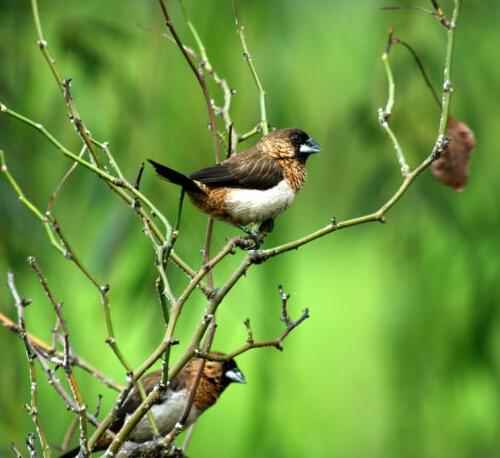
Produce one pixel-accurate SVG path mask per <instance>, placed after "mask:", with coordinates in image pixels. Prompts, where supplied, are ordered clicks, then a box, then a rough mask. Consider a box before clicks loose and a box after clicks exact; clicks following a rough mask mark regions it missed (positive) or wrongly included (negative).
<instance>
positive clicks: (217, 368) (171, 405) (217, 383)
mask: <svg viewBox="0 0 500 458" xmlns="http://www.w3.org/2000/svg"><path fill="white" fill-rule="evenodd" d="M213 354H214V355H219V356H223V354H222V353H218V352H213ZM202 363H203V360H202V359H200V358H193V359H192V360H191V361H190V362H189V363H188V364H186V365H185V366H184V368H183V369H182V370H181V371H180V372H179V374H178V375H177V376H176V377H174V378H173V379H172V380H171V381H170V383H169V386H168V389H167V390H166V391H165V392H164V393H162V394H161V396H160V399H159V401H158V403H156V404H154V405H153V407H152V408H151V413H152V414H153V417H154V419H155V423H156V425H157V427H158V430H159V432H160V434H161V435H163V436H164V435H166V434H168V433H169V432H170V431H171V430H172V429H173V428H174V427H175V425H176V424H177V423H178V422H179V421H180V420H181V418H182V416H183V414H184V410H185V409H186V406H187V404H188V402H189V396H190V392H191V390H192V388H193V386H194V384H195V381H196V376H197V373H198V370H199V368H200V365H201V364H202ZM160 379H161V371H155V372H152V373H150V374H148V375H146V376H144V377H143V378H142V379H141V380H142V384H143V387H144V391H145V392H146V394H148V393H150V392H151V391H152V390H153V388H154V387H155V386H156V385H158V383H159V382H160ZM231 383H246V380H245V376H244V375H243V373H242V372H241V370H240V369H239V368H238V366H237V365H236V362H235V361H234V359H229V360H226V361H205V364H204V366H203V372H202V374H201V377H200V381H199V384H198V388H197V390H196V393H195V395H194V398H193V404H192V407H191V410H190V412H189V415H188V417H187V419H186V422H185V426H189V425H191V424H193V423H194V422H195V421H196V420H197V419H198V417H199V416H200V415H201V414H202V413H203V412H205V410H207V409H208V408H209V407H211V406H213V405H214V404H215V403H216V401H217V400H218V399H219V397H220V395H221V394H222V393H223V392H224V390H225V389H226V388H227V387H228V385H229V384H231ZM139 404H141V397H140V394H139V392H138V391H137V390H136V389H135V388H134V389H133V390H132V391H131V393H130V394H129V396H128V397H127V399H126V400H125V402H124V403H123V405H122V406H121V407H120V409H119V410H118V414H117V417H116V419H115V421H114V422H113V423H112V424H111V425H110V427H109V430H110V431H112V432H113V433H117V432H118V431H120V429H121V427H122V426H123V424H124V423H125V421H126V420H127V417H128V416H129V415H131V414H132V413H133V412H134V411H135V410H136V409H137V407H138V406H139ZM151 439H153V431H152V429H151V423H150V421H149V419H148V417H147V416H144V417H143V418H142V419H141V420H140V421H139V423H138V424H137V425H136V426H135V428H134V429H133V430H132V432H131V433H130V435H129V437H128V440H131V441H134V442H145V441H148V440H151ZM111 441H112V438H111V435H109V434H108V435H106V434H104V435H103V436H102V437H101V439H100V441H99V442H98V443H97V445H96V447H95V448H94V450H93V451H94V452H96V451H100V450H105V449H106V448H108V447H109V445H110V444H111ZM79 451H80V449H79V448H78V447H77V448H75V449H73V450H70V451H69V452H66V453H65V454H64V455H62V456H61V458H71V457H74V456H76V455H78V453H79Z"/></svg>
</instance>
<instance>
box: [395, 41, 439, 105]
mask: <svg viewBox="0 0 500 458" xmlns="http://www.w3.org/2000/svg"><path fill="white" fill-rule="evenodd" d="M392 40H393V43H395V44H400V45H401V46H403V47H404V48H406V49H407V50H408V51H409V53H410V54H411V55H412V56H413V59H415V63H416V64H417V66H418V69H419V70H420V74H421V75H422V78H423V79H424V81H425V84H426V86H427V87H428V88H429V90H430V91H431V94H432V97H433V98H434V100H435V101H436V103H437V105H438V107H439V109H441V100H440V99H439V95H438V93H437V91H436V88H435V87H434V85H433V84H432V81H431V79H430V78H429V75H428V74H427V72H426V71H425V67H424V64H423V63H422V60H421V59H420V57H419V56H418V54H417V52H416V51H415V50H414V49H413V47H412V46H411V45H410V44H409V43H407V42H406V41H403V40H401V39H400V38H397V37H393V38H392Z"/></svg>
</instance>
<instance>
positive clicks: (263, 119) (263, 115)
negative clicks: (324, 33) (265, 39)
mask: <svg viewBox="0 0 500 458" xmlns="http://www.w3.org/2000/svg"><path fill="white" fill-rule="evenodd" d="M233 11H234V20H235V23H236V31H237V32H238V36H239V37H240V42H241V47H242V48H243V57H244V58H245V60H246V61H247V64H248V68H249V69H250V73H251V74H252V77H253V79H254V81H255V85H256V86H257V90H258V92H259V103H260V123H259V124H260V125H259V129H260V132H262V134H263V135H267V134H268V133H269V124H268V122H267V110H266V91H265V90H264V86H262V83H261V81H260V78H259V75H258V73H257V69H256V68H255V64H254V63H253V59H252V56H251V54H250V51H249V50H248V45H247V41H246V38H245V27H244V26H243V24H242V23H241V21H240V18H239V14H238V5H237V0H233Z"/></svg>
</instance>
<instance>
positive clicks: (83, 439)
mask: <svg viewBox="0 0 500 458" xmlns="http://www.w3.org/2000/svg"><path fill="white" fill-rule="evenodd" d="M28 264H29V265H30V267H31V268H32V269H33V271H34V272H35V274H36V276H37V277H38V280H39V281H40V284H41V285H42V289H43V290H44V292H45V294H46V295H47V297H48V299H49V301H50V303H51V304H52V306H53V307H54V312H55V314H56V316H57V320H58V323H59V327H60V331H61V334H62V342H63V355H64V357H63V363H62V365H63V369H64V373H65V375H66V379H67V381H68V385H69V387H70V390H71V394H72V396H73V400H74V402H75V405H76V407H77V409H78V418H79V426H80V451H81V454H82V456H83V457H85V456H88V454H89V451H88V446H87V429H88V428H87V416H86V411H87V408H86V406H85V403H84V400H83V397H82V394H81V390H80V386H79V384H78V382H77V380H76V377H75V376H74V374H73V367H72V365H71V354H72V350H71V347H70V343H69V332H68V328H67V326H66V321H65V320H64V317H63V314H62V302H60V301H58V300H57V299H56V297H55V295H54V293H53V292H52V290H51V288H50V286H49V283H48V281H47V278H46V277H45V275H44V274H43V272H42V270H41V269H40V266H39V265H38V263H37V261H36V259H35V258H34V257H32V256H30V257H29V258H28Z"/></svg>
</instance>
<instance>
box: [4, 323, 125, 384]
mask: <svg viewBox="0 0 500 458" xmlns="http://www.w3.org/2000/svg"><path fill="white" fill-rule="evenodd" d="M0 324H1V325H2V326H3V327H5V328H6V329H8V330H10V331H12V332H13V333H14V334H17V335H18V336H20V335H21V330H20V329H19V327H18V326H17V325H16V323H14V322H13V321H12V320H11V319H10V318H8V317H7V316H5V315H4V314H3V313H0ZM26 336H27V338H28V340H29V341H30V344H31V345H32V346H33V347H35V349H36V350H37V352H38V353H41V354H42V355H44V357H46V358H48V359H50V360H52V361H54V362H55V363H56V364H62V361H63V359H64V355H63V353H61V352H58V351H55V349H54V348H52V347H51V346H50V345H49V344H48V343H46V342H45V341H43V340H42V339H40V338H38V337H36V336H34V335H32V334H29V333H27V334H26ZM71 364H72V365H73V366H76V367H79V368H80V369H83V370H84V371H85V372H88V373H89V374H90V375H92V376H93V377H94V378H95V379H96V380H99V381H100V382H101V383H102V384H103V385H106V386H107V387H108V388H111V389H113V390H115V391H121V390H122V388H123V387H122V386H121V385H120V384H118V383H116V382H115V381H114V380H112V379H110V378H109V377H108V376H106V375H105V374H103V373H102V372H101V371H100V370H99V369H96V368H95V367H94V366H92V365H91V364H90V363H88V362H87V361H85V360H84V359H82V358H80V357H79V356H77V355H75V354H73V355H71Z"/></svg>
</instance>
